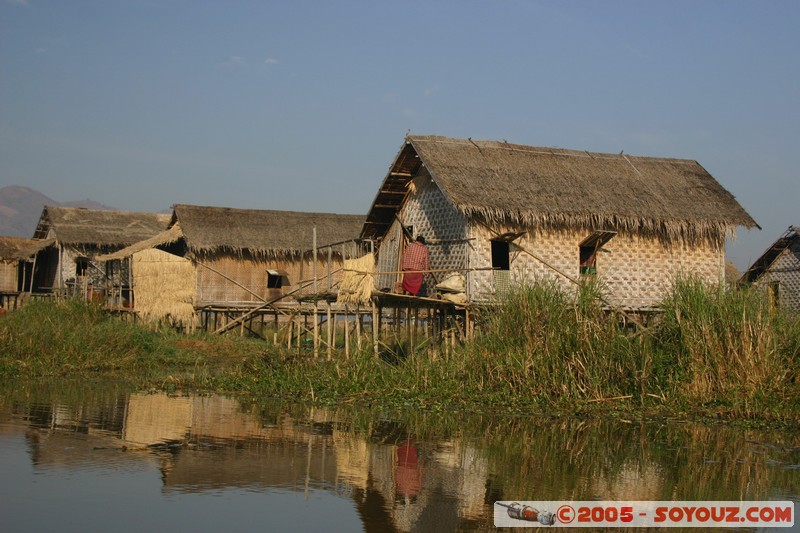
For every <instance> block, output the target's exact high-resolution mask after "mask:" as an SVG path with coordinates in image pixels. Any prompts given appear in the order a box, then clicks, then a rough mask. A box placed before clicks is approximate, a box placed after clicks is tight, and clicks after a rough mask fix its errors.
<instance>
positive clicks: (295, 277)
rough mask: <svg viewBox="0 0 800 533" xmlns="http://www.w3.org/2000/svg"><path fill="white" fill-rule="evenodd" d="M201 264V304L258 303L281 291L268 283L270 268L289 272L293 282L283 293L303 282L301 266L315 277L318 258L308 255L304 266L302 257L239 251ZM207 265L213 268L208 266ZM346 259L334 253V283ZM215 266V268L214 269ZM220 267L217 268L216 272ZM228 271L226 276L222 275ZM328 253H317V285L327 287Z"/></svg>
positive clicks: (305, 274)
mask: <svg viewBox="0 0 800 533" xmlns="http://www.w3.org/2000/svg"><path fill="white" fill-rule="evenodd" d="M199 262H200V265H199V266H198V268H197V300H198V305H200V306H202V305H209V304H226V305H237V304H256V303H262V301H263V300H264V299H269V298H272V297H275V296H276V295H277V294H278V293H277V292H276V291H275V290H274V289H269V288H268V287H267V279H268V276H267V270H277V271H281V272H285V273H286V274H287V275H288V277H289V281H290V283H291V285H290V286H288V287H282V292H283V294H286V293H288V292H291V291H293V290H294V289H296V288H297V287H298V286H299V284H300V282H301V270H302V279H303V280H312V279H313V276H314V261H313V259H312V258H310V257H307V258H306V259H305V260H304V261H303V266H302V269H301V266H300V265H301V261H300V259H299V258H298V259H289V258H285V259H262V258H256V257H246V256H241V257H240V256H238V255H222V254H218V255H216V256H208V257H205V258H201V259H199ZM202 265H207V266H208V267H210V268H205V267H203V266H202ZM341 266H342V260H341V256H340V255H333V256H332V258H331V286H332V287H333V286H334V285H335V283H336V282H338V280H339V279H340V278H341V276H342V273H341V272H334V271H335V270H337V269H339V268H341ZM211 269H213V270H211ZM215 271H216V272H215ZM220 273H221V274H224V276H221V275H220ZM327 273H328V256H327V251H325V252H320V253H319V254H318V256H317V279H318V282H317V289H318V291H325V290H326V289H327V287H328V278H327ZM225 277H227V278H230V279H233V280H235V281H236V282H238V283H239V284H240V285H243V286H244V287H246V288H247V289H248V290H249V291H252V292H254V293H256V294H257V295H258V296H260V298H259V297H257V296H254V295H253V294H251V292H248V290H245V289H243V288H241V287H239V286H238V285H236V283H233V282H231V281H230V280H228V279H226V278H225ZM312 292H313V286H312V285H309V286H308V287H307V288H306V289H305V290H303V291H302V292H300V293H297V295H300V294H311V293H312Z"/></svg>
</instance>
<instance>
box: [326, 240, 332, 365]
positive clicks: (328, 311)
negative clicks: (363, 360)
mask: <svg viewBox="0 0 800 533" xmlns="http://www.w3.org/2000/svg"><path fill="white" fill-rule="evenodd" d="M329 249H330V248H329ZM325 310H326V314H327V319H328V320H327V323H326V326H327V327H326V328H325V329H326V334H327V337H328V351H327V356H328V361H330V360H331V358H332V357H333V335H334V331H333V323H332V322H331V304H330V302H325Z"/></svg>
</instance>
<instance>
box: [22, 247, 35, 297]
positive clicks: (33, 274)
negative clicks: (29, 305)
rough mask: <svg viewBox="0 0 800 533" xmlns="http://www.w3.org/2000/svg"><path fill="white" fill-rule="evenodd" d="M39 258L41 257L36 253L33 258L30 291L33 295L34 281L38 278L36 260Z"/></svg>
mask: <svg viewBox="0 0 800 533" xmlns="http://www.w3.org/2000/svg"><path fill="white" fill-rule="evenodd" d="M38 257H39V252H36V254H35V255H34V256H33V266H32V267H31V286H30V288H29V289H28V294H33V280H34V279H35V278H36V259H37V258H38ZM23 289H24V287H23Z"/></svg>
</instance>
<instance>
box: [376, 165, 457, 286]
mask: <svg viewBox="0 0 800 533" xmlns="http://www.w3.org/2000/svg"><path fill="white" fill-rule="evenodd" d="M398 216H399V218H400V220H402V221H403V224H405V225H406V226H414V236H415V237H416V236H417V235H424V236H425V238H426V239H427V241H428V252H429V254H430V268H431V270H459V271H463V270H464V269H465V268H466V264H467V247H468V243H467V242H466V240H465V239H466V235H467V230H466V219H465V218H464V216H463V215H462V214H461V213H459V212H458V210H457V209H456V208H455V207H453V205H452V204H451V203H450V202H448V201H447V199H446V198H445V197H444V195H443V194H442V191H441V190H440V189H439V188H438V187H437V186H436V185H435V184H434V183H433V181H432V180H431V178H430V175H429V174H428V173H427V171H425V170H424V169H423V170H422V172H420V175H419V176H417V177H416V178H414V181H413V182H412V185H411V187H410V191H409V194H408V197H407V199H406V202H405V204H404V205H403V208H402V209H401V210H400V214H399V215H398ZM402 236H403V234H402V231H401V229H400V224H399V223H398V222H397V221H395V222H394V224H392V227H391V228H390V229H389V231H388V232H387V233H386V236H385V237H384V240H383V242H382V243H381V248H380V253H379V255H378V271H379V272H393V271H397V270H399V262H398V260H397V259H398V254H399V251H400V250H401V249H402V246H401V245H400V242H401V240H402ZM434 277H442V274H435V275H434ZM398 279H399V277H398V276H393V275H383V276H378V281H377V282H376V286H377V288H392V287H393V285H394V282H395V281H396V280H398Z"/></svg>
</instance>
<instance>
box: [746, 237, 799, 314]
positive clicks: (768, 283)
mask: <svg viewBox="0 0 800 533" xmlns="http://www.w3.org/2000/svg"><path fill="white" fill-rule="evenodd" d="M741 282H742V283H743V284H752V285H753V286H756V287H763V288H764V289H766V290H767V291H768V293H769V295H770V297H771V298H772V299H773V301H774V302H775V303H776V304H777V305H780V306H781V307H785V308H787V309H790V310H792V311H794V312H796V313H798V312H800V229H799V228H797V227H795V226H789V229H787V230H786V232H785V233H784V234H783V235H781V236H780V238H778V240H776V241H775V242H774V243H773V244H772V246H770V247H769V248H768V249H767V250H766V251H765V252H764V253H763V254H762V255H761V257H759V258H758V259H756V261H755V262H754V263H753V264H752V266H751V267H750V268H748V269H747V272H745V273H744V275H743V276H742V281H741Z"/></svg>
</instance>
